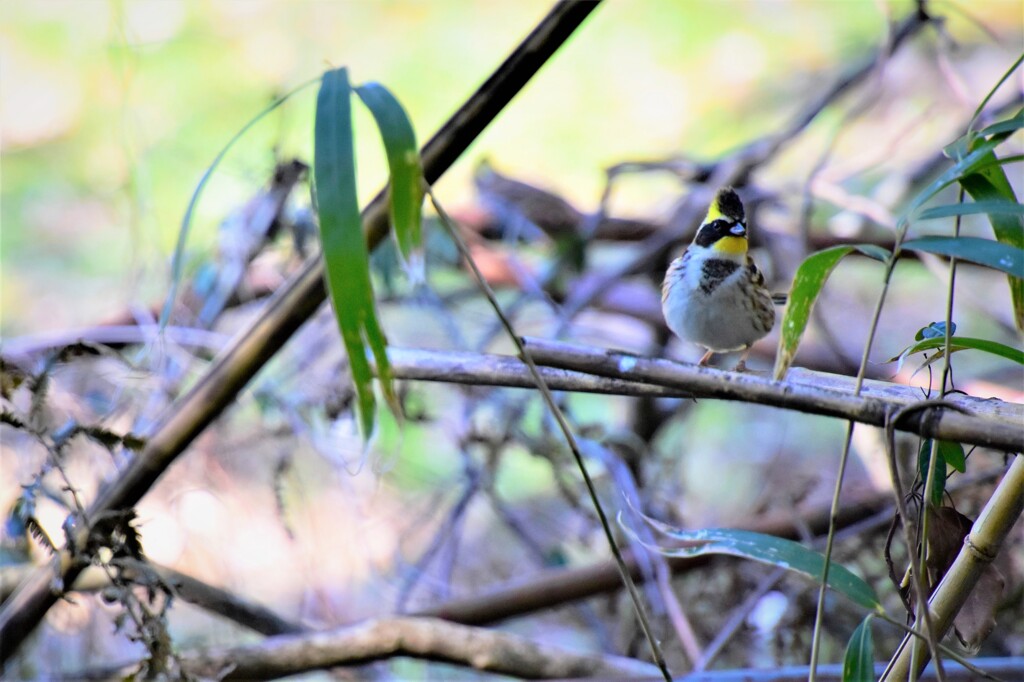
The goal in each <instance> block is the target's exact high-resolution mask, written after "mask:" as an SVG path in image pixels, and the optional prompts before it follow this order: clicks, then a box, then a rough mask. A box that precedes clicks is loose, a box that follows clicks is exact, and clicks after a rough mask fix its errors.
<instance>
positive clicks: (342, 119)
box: [313, 68, 392, 438]
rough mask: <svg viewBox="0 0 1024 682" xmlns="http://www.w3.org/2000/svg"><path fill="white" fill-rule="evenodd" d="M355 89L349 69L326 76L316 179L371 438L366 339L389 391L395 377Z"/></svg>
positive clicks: (335, 299) (335, 296)
mask: <svg viewBox="0 0 1024 682" xmlns="http://www.w3.org/2000/svg"><path fill="white" fill-rule="evenodd" d="M351 92H352V88H351V85H350V84H349V78H348V71H347V70H346V69H344V68H341V69H335V70H332V71H328V72H326V73H325V74H324V76H323V80H322V82H321V85H320V92H319V93H318V95H317V104H316V122H315V133H314V147H315V151H314V163H313V180H314V183H315V188H316V199H317V212H318V214H319V218H320V238H321V242H322V244H323V255H324V268H325V274H326V279H327V289H328V293H329V294H330V298H331V304H332V306H333V307H334V314H335V317H336V318H337V320H338V327H339V329H340V331H341V337H342V340H343V341H344V343H345V350H346V352H347V353H348V359H349V367H350V370H351V372H352V382H353V384H354V386H355V389H356V397H357V400H356V405H357V410H356V411H357V413H358V417H359V424H360V427H361V429H362V433H363V436H364V437H365V438H369V436H370V435H371V434H372V433H373V427H374V421H375V417H376V399H375V397H374V393H373V372H372V370H371V368H370V363H369V361H368V359H367V354H366V343H367V342H368V344H369V346H370V349H371V350H372V352H373V354H374V357H375V359H376V361H377V369H378V375H379V377H380V379H381V383H382V385H383V386H384V387H385V391H386V392H390V391H391V390H392V389H391V388H390V384H391V376H392V375H391V365H390V364H389V363H388V359H387V353H386V347H385V340H384V334H383V332H382V331H381V329H380V324H379V323H378V321H377V311H376V307H375V305H374V299H373V288H372V285H371V284H370V270H369V254H368V252H367V248H366V241H365V238H364V237H363V230H362V219H361V217H360V215H359V200H358V195H357V192H356V164H355V150H354V147H353V140H352V103H351Z"/></svg>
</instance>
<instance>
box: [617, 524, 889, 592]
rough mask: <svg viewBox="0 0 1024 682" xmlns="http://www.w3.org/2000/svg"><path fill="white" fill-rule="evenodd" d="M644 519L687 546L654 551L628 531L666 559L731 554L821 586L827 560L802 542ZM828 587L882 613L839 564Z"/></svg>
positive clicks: (857, 580)
mask: <svg viewBox="0 0 1024 682" xmlns="http://www.w3.org/2000/svg"><path fill="white" fill-rule="evenodd" d="M643 518H644V520H645V521H646V522H647V523H648V524H650V525H651V527H652V528H654V529H655V530H657V531H660V532H661V533H662V534H664V535H667V536H668V537H671V538H673V539H674V540H677V541H681V542H683V543H685V546H683V547H679V548H665V547H657V546H653V547H652V546H650V545H648V544H646V543H645V542H644V541H643V540H642V539H641V538H640V537H639V536H638V535H637V534H636V533H635V532H634V531H633V530H632V529H630V528H628V527H626V531H627V532H629V533H630V534H631V535H632V536H633V538H634V539H635V540H636V541H637V542H639V543H641V544H644V545H645V546H647V547H648V548H649V549H651V550H653V551H656V552H658V553H659V554H662V555H664V556H667V557H694V556H701V555H703V554H728V555H731V556H738V557H743V558H745V559H752V560H754V561H759V562H761V563H764V564H770V565H772V566H779V567H780V568H785V569H786V570H789V571H793V572H795V573H801V574H803V575H804V576H806V577H808V578H810V579H811V580H814V581H816V582H818V583H820V582H821V575H822V573H823V570H824V568H825V557H824V556H823V555H822V554H820V553H819V552H815V551H814V550H811V549H807V548H806V547H804V546H803V545H801V544H800V543H799V542H794V541H792V540H787V539H785V538H779V537H775V536H774V535H765V534H763V533H755V532H753V531H749V530H738V529H732V528H708V529H703V530H693V531H681V530H676V529H674V528H671V527H670V526H668V525H666V524H663V523H661V522H660V521H657V520H655V519H652V518H649V517H647V516H644V517H643ZM828 586H829V587H831V588H832V589H833V590H835V591H836V592H838V593H839V594H841V595H843V596H844V597H846V598H848V599H850V600H851V601H853V602H854V603H856V604H859V605H860V606H863V607H864V608H867V609H870V610H872V611H881V609H882V605H881V603H879V601H878V596H877V595H876V594H875V591H874V590H873V589H871V586H870V585H868V584H867V583H866V582H864V581H863V580H862V579H861V578H859V577H858V576H856V575H855V574H853V573H851V572H850V570H849V569H847V568H845V567H843V566H840V565H839V564H836V563H832V564H831V567H830V569H829V574H828Z"/></svg>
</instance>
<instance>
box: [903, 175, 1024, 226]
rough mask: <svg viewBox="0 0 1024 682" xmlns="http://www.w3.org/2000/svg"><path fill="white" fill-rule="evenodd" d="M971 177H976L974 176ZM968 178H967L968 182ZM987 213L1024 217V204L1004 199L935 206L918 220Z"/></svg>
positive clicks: (924, 212) (922, 212)
mask: <svg viewBox="0 0 1024 682" xmlns="http://www.w3.org/2000/svg"><path fill="white" fill-rule="evenodd" d="M970 177H974V176H973V175H972V176H970ZM966 179H967V178H965V180H966ZM979 213H987V214H988V215H998V216H1021V215H1024V204H1018V203H1017V202H1016V201H1005V200H1002V199H999V200H991V201H975V202H973V203H969V204H945V205H942V206H935V207H933V208H929V209H927V210H924V211H921V215H919V216H918V217H917V219H918V220H935V219H937V218H950V217H952V216H958V215H977V214H979Z"/></svg>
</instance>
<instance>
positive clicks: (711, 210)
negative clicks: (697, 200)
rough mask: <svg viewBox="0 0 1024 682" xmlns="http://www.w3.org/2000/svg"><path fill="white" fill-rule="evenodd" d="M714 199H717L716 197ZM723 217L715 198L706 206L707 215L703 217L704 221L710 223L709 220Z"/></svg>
mask: <svg viewBox="0 0 1024 682" xmlns="http://www.w3.org/2000/svg"><path fill="white" fill-rule="evenodd" d="M716 199H717V197H716ZM724 217H725V216H724V215H722V209H720V208H719V207H718V201H717V200H716V201H712V202H711V205H710V206H708V215H707V217H705V218H704V222H705V223H710V222H712V221H714V220H718V219H719V218H724Z"/></svg>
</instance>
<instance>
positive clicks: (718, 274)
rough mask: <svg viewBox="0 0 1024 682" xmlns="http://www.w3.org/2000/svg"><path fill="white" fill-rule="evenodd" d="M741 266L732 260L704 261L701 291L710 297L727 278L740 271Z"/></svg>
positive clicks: (714, 259) (712, 259)
mask: <svg viewBox="0 0 1024 682" xmlns="http://www.w3.org/2000/svg"><path fill="white" fill-rule="evenodd" d="M739 268H740V266H739V265H737V264H736V263H733V262H732V261H731V260H724V259H721V258H711V259H708V260H706V261H704V270H703V272H702V273H701V278H700V290H701V291H702V292H704V294H705V295H710V294H711V292H712V291H714V290H715V289H717V288H718V285H719V284H721V283H722V280H724V279H725V278H726V277H728V276H729V275H731V274H732V273H734V272H736V271H737V270H739Z"/></svg>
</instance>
